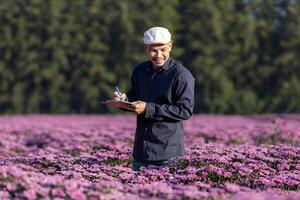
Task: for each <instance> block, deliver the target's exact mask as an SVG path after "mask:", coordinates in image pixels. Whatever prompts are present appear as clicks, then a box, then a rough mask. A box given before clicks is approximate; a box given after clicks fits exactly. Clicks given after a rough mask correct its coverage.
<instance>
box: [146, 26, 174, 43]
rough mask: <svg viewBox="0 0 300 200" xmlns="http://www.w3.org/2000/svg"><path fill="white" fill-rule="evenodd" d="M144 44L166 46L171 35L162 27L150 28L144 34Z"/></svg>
mask: <svg viewBox="0 0 300 200" xmlns="http://www.w3.org/2000/svg"><path fill="white" fill-rule="evenodd" d="M143 40H144V44H167V43H169V42H171V33H170V31H169V30H168V29H166V28H164V27H152V28H150V29H148V30H147V31H146V32H145V33H144V39H143Z"/></svg>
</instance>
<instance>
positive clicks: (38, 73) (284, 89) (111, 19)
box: [0, 0, 300, 114]
mask: <svg viewBox="0 0 300 200" xmlns="http://www.w3.org/2000/svg"><path fill="white" fill-rule="evenodd" d="M0 23H1V29H0V38H1V40H0V112H1V113H45V112H50V113H99V112H113V113H115V112H118V111H116V110H115V109H108V108H106V107H104V106H102V105H101V104H100V103H99V101H102V100H105V99H108V98H111V96H112V93H113V88H114V85H115V84H117V85H118V86H119V88H120V89H121V90H122V91H126V90H127V89H129V87H130V76H131V72H132V69H133V67H134V66H135V65H136V64H138V63H140V62H142V61H144V60H145V59H146V57H145V53H144V50H143V44H142V37H143V33H144V31H145V30H147V29H148V28H149V27H151V26H164V27H167V28H169V29H170V31H171V32H172V36H173V39H174V48H173V49H172V57H173V58H175V59H177V60H179V61H180V62H182V63H183V64H184V65H185V66H186V67H187V68H189V69H190V70H191V71H192V73H193V75H194V76H195V78H196V91H195V95H196V96H195V98H196V105H195V112H208V113H228V114H229V113H240V114H249V113H263V112H299V111H300V106H299V105H300V90H299V87H298V85H299V83H300V74H299V71H300V60H299V59H300V57H299V48H300V3H299V1H294V0H266V1H261V0H253V1H240V0H224V1H218V0H204V1H200V0H197V1H178V0H149V1H130V0H123V1H118V0H101V1H100V0H99V1H98V0H96V1H88V0H77V1H60V0H27V1H24V0H4V1H1V2H0Z"/></svg>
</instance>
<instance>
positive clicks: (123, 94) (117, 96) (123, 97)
mask: <svg viewBox="0 0 300 200" xmlns="http://www.w3.org/2000/svg"><path fill="white" fill-rule="evenodd" d="M126 98H127V97H126V94H125V93H121V95H119V94H118V92H114V100H116V101H125V99H126Z"/></svg>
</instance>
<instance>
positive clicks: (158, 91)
mask: <svg viewBox="0 0 300 200" xmlns="http://www.w3.org/2000/svg"><path fill="white" fill-rule="evenodd" d="M171 92H172V82H171V80H168V79H164V78H159V77H158V78H157V79H155V80H154V81H153V83H152V88H151V99H152V100H153V101H154V102H155V103H158V104H170V103H171V95H172V94H171Z"/></svg>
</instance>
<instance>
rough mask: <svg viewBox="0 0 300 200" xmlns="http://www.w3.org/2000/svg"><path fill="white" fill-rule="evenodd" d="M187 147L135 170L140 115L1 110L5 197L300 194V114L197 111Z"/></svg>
mask: <svg viewBox="0 0 300 200" xmlns="http://www.w3.org/2000/svg"><path fill="white" fill-rule="evenodd" d="M184 126H185V143H186V150H187V154H186V155H185V156H182V157H179V158H178V159H177V160H175V161H170V162H168V163H166V165H165V166H163V167H155V166H149V167H148V168H142V169H141V171H138V172H136V171H132V170H131V150H132V146H133V139H134V132H135V116H134V115H17V116H0V138H1V140H0V199H4V200H5V199H25V200H26V199H28V200H33V199H56V200H59V199H60V200H62V199H67V200H71V199H74V200H85V199H88V200H94V199H118V200H119V199H207V200H214V199H216V200H219V199H232V200H246V199H247V200H248V199H253V200H267V199H272V200H283V199H286V200H294V199H295V200H298V199H300V115H280V116H275V115H261V116H260V115H258V116H238V115H234V116H225V115H195V116H193V117H192V118H191V119H189V120H187V121H185V123H184Z"/></svg>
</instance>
